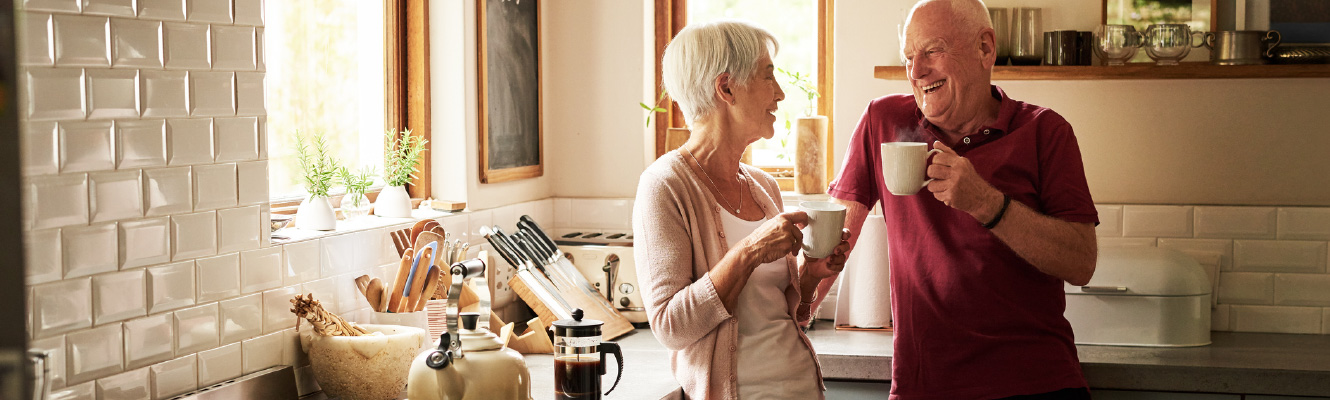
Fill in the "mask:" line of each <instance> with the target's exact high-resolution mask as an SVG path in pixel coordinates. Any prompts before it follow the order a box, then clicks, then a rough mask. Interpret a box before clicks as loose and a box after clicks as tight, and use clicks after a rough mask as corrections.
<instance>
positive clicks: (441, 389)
mask: <svg viewBox="0 0 1330 400" xmlns="http://www.w3.org/2000/svg"><path fill="white" fill-rule="evenodd" d="M484 271H485V269H484V264H483V263H481V262H480V261H479V260H474V259H473V260H468V261H463V262H460V263H456V264H453V265H452V268H451V273H452V278H453V282H452V286H451V287H450V288H449V291H448V316H447V318H448V321H447V323H448V332H445V333H444V334H442V335H440V340H439V348H438V349H435V350H429V351H426V352H424V353H421V354H420V355H418V356H416V359H415V360H414V361H412V362H411V372H410V373H409V375H408V376H407V383H406V392H407V397H408V398H410V399H411V400H531V372H530V371H528V370H527V368H526V360H525V359H523V358H522V354H521V353H518V352H517V351H516V350H513V349H509V348H505V347H503V343H502V342H500V341H499V338H498V336H495V335H494V334H493V333H490V331H489V330H488V329H485V328H477V327H476V325H477V323H478V322H479V320H480V314H479V313H465V314H462V315H460V316H459V315H458V313H457V310H458V307H457V299H458V298H460V297H461V291H462V282H463V280H465V279H467V278H470V277H473V276H480V275H483V274H484ZM459 317H460V319H461V322H462V326H461V327H460V328H461V329H458V328H459V327H458V326H457V322H458V319H459ZM454 332H456V333H454Z"/></svg>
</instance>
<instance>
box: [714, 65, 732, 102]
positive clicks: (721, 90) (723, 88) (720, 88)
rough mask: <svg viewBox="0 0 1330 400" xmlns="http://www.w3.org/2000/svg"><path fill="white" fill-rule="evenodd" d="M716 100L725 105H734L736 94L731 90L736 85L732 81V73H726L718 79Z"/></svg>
mask: <svg viewBox="0 0 1330 400" xmlns="http://www.w3.org/2000/svg"><path fill="white" fill-rule="evenodd" d="M715 85H716V98H717V99H720V101H723V102H725V104H730V105H733V104H734V93H733V92H732V91H731V90H730V89H731V88H732V87H733V86H734V85H733V82H732V81H731V80H730V73H729V72H724V73H721V74H720V76H717V77H716V82H715Z"/></svg>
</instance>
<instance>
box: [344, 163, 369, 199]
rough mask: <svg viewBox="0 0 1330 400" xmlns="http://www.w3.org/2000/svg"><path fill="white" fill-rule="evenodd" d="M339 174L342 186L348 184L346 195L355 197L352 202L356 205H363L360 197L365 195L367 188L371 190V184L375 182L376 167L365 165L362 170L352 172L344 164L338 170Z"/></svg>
mask: <svg viewBox="0 0 1330 400" xmlns="http://www.w3.org/2000/svg"><path fill="white" fill-rule="evenodd" d="M337 175H338V177H340V178H341V180H342V186H346V195H347V196H351V197H352V198H353V199H355V200H352V202H353V203H352V204H354V205H355V206H356V207H360V206H362V205H363V204H360V202H361V200H360V198H361V197H363V196H364V195H365V191H366V190H369V186H370V185H373V184H374V167H368V166H367V167H363V168H361V169H360V171H357V172H355V173H352V172H351V169H350V168H347V167H346V166H342V167H341V168H339V169H338V170H337Z"/></svg>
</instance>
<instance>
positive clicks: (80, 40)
mask: <svg viewBox="0 0 1330 400" xmlns="http://www.w3.org/2000/svg"><path fill="white" fill-rule="evenodd" d="M51 19H52V22H53V23H52V25H51V26H52V28H53V31H54V32H55V65H56V66H61V67H109V66H111V55H110V53H111V50H110V46H109V45H108V42H107V40H106V38H107V36H108V35H109V29H108V28H109V27H110V20H109V19H108V18H106V17H89V16H82V15H65V14H56V15H54V16H52V18H51Z"/></svg>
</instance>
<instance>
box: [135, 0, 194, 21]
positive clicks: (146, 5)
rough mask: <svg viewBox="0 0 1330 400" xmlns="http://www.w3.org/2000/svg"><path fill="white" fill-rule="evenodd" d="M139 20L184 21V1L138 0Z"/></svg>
mask: <svg viewBox="0 0 1330 400" xmlns="http://www.w3.org/2000/svg"><path fill="white" fill-rule="evenodd" d="M138 5H139V18H143V19H160V20H167V21H184V20H185V0H138Z"/></svg>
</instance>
